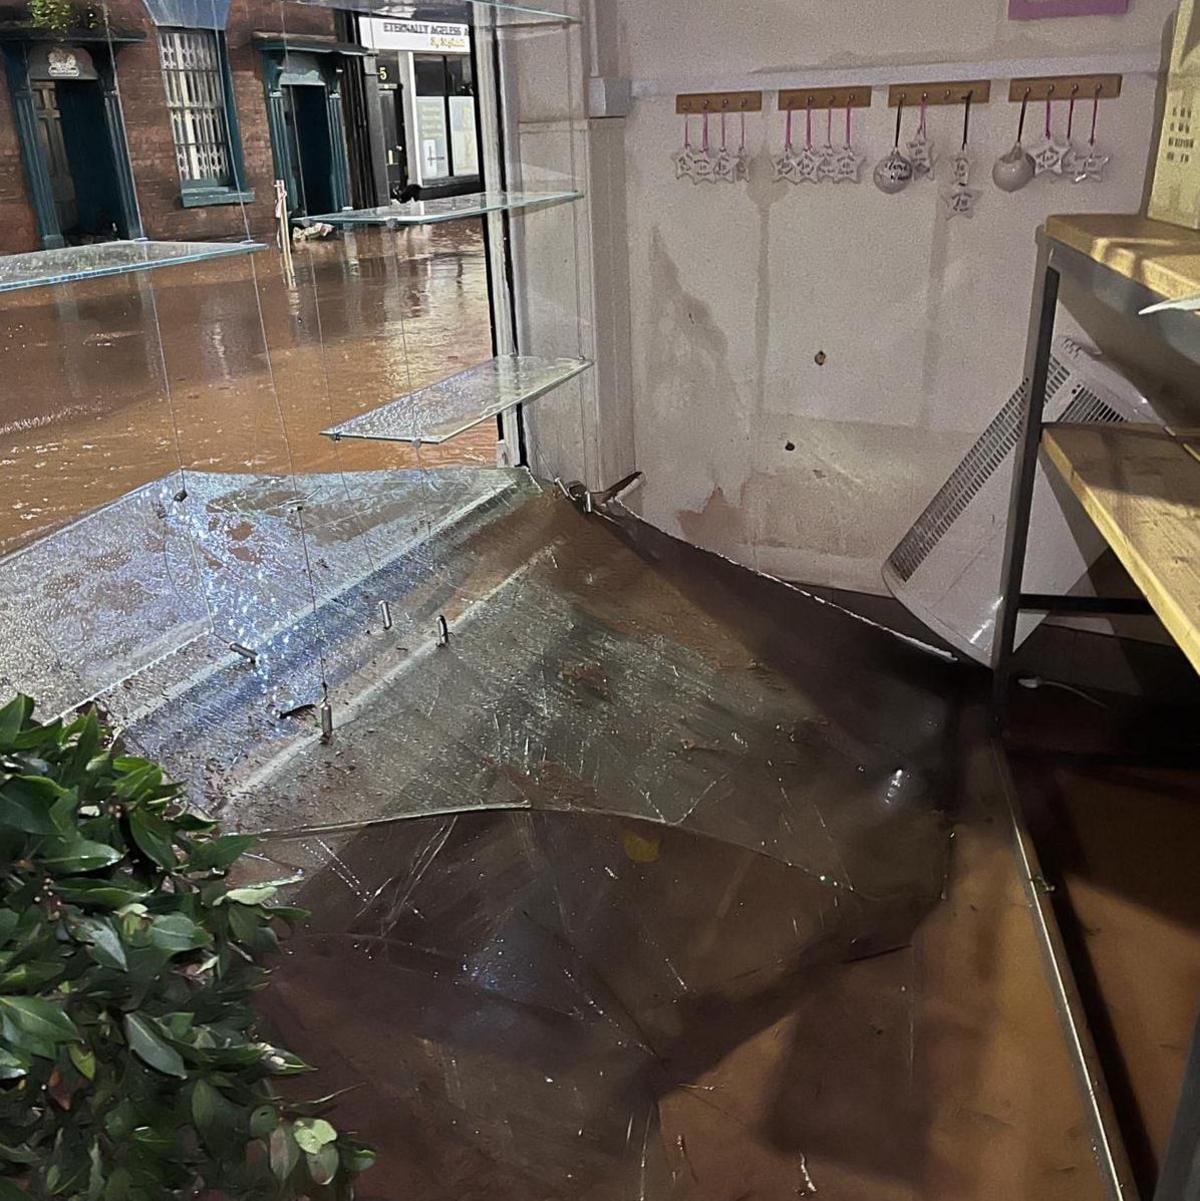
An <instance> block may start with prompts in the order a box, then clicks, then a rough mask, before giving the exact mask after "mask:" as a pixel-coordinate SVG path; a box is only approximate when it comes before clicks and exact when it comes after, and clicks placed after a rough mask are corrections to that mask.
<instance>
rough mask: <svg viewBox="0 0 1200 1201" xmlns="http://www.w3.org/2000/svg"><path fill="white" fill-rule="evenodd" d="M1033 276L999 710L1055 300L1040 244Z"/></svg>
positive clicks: (1000, 619) (1001, 615)
mask: <svg viewBox="0 0 1200 1201" xmlns="http://www.w3.org/2000/svg"><path fill="white" fill-rule="evenodd" d="M1036 279H1037V282H1036V284H1035V286H1034V290H1033V303H1032V306H1031V310H1030V317H1029V337H1028V339H1027V341H1026V344H1025V382H1026V385H1027V388H1026V395H1025V412H1024V416H1023V418H1022V422H1021V432H1020V436H1019V438H1018V439H1017V446H1016V453H1015V457H1014V462H1013V478H1012V490H1011V492H1010V493H1009V502H1008V525H1007V527H1006V529H1005V535H1004V567H1003V571H1002V574H1001V577H1000V608H999V611H998V612H997V614H996V636H995V641H994V642H993V644H992V672H993V676H992V700H993V703H994V704H995V707H996V710H997V712H1001V711H1002V710H1003V708H1004V705H1005V702H1006V701H1007V699H1008V685H1009V677H1010V675H1011V660H1012V653H1013V645H1014V643H1015V641H1016V633H1017V614H1018V613H1019V612H1020V607H1021V579H1022V576H1023V574H1024V571H1025V550H1026V547H1027V545H1028V542H1029V512H1030V509H1031V507H1032V505H1033V485H1034V482H1035V480H1036V479H1037V463H1038V446H1039V445H1040V443H1041V440H1042V415H1043V412H1044V410H1045V405H1046V380H1047V378H1048V376H1049V373H1050V347H1051V343H1052V341H1053V338H1054V316H1055V308H1056V306H1057V304H1058V272H1057V271H1056V270H1055V269H1054V268H1053V267H1051V266H1050V265H1049V261H1048V257H1047V251H1046V248H1045V246H1042V248H1041V250H1040V251H1039V254H1038V269H1037V276H1036Z"/></svg>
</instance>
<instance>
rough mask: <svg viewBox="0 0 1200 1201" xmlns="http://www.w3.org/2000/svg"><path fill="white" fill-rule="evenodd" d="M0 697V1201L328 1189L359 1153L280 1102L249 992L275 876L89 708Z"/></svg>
mask: <svg viewBox="0 0 1200 1201" xmlns="http://www.w3.org/2000/svg"><path fill="white" fill-rule="evenodd" d="M32 714H33V702H32V701H31V700H30V699H29V698H28V697H25V696H18V697H17V698H16V699H14V700H13V701H12V702H11V703H9V704H7V705H5V706H4V707H3V708H0V872H2V882H0V1201H29V1199H31V1198H32V1199H35V1201H42V1199H46V1201H48V1199H49V1198H56V1199H59V1201H159V1199H160V1198H162V1199H165V1198H178V1197H183V1196H189V1195H194V1194H196V1193H199V1192H202V1191H203V1192H207V1193H209V1194H213V1193H215V1194H219V1195H224V1196H225V1197H229V1198H234V1199H236V1201H242V1199H251V1201H257V1199H258V1198H263V1199H277V1198H295V1197H311V1198H346V1197H349V1196H351V1195H352V1184H353V1178H354V1175H355V1174H356V1173H357V1172H359V1171H361V1170H362V1169H364V1168H366V1167H368V1166H369V1165H370V1164H371V1163H372V1162H373V1158H374V1157H373V1154H372V1152H371V1151H370V1150H369V1149H368V1148H367V1147H365V1146H363V1145H362V1144H360V1143H357V1142H355V1141H353V1140H352V1139H350V1138H348V1137H347V1136H346V1135H344V1134H339V1133H338V1131H337V1130H336V1129H335V1128H334V1127H333V1126H332V1125H331V1124H330V1123H329V1122H328V1121H327V1120H326V1118H325V1117H323V1116H322V1114H324V1113H326V1112H327V1111H328V1108H329V1102H330V1101H331V1100H332V1098H329V1097H325V1098H322V1099H321V1100H319V1101H314V1102H308V1103H294V1102H287V1101H285V1100H283V1099H281V1097H280V1096H279V1094H278V1093H277V1091H276V1088H275V1084H276V1080H277V1078H278V1077H286V1076H292V1075H295V1074H298V1073H302V1072H307V1071H310V1070H311V1069H310V1068H309V1067H308V1066H307V1065H306V1064H304V1063H302V1062H301V1061H300V1060H299V1059H297V1058H296V1056H294V1055H292V1054H291V1053H290V1052H288V1051H286V1050H284V1049H283V1048H281V1047H276V1046H272V1045H271V1044H269V1043H267V1042H265V1041H263V1039H262V1038H261V1037H260V1035H259V1033H258V1031H257V1015H256V1013H255V1011H254V1010H253V1009H252V1008H251V1006H250V1004H249V998H250V997H251V995H252V994H253V993H255V992H256V991H257V990H259V989H261V988H263V987H265V986H266V984H267V973H266V971H265V970H264V968H263V967H262V966H261V965H260V963H259V959H260V957H261V956H263V955H264V954H267V953H270V952H272V951H274V950H276V948H277V946H278V941H277V937H276V933H275V929H274V926H275V924H276V923H278V922H280V921H294V920H296V919H297V918H299V917H302V916H304V914H303V911H302V910H298V909H295V908H291V907H288V906H285V905H281V904H276V903H274V902H275V900H276V896H277V892H278V882H276V883H271V884H259V885H251V886H242V887H237V886H235V885H234V884H233V883H232V882H231V881H230V880H229V879H228V873H229V871H230V869H231V868H232V867H233V866H234V864H235V863H236V862H237V860H238V859H239V858H240V857H241V856H242V855H243V854H244V853H245V851H246V850H247V849H248V848H249V847H250V846H251V844H252V843H253V841H254V840H253V839H252V838H250V837H248V836H245V835H239V834H233V835H228V834H227V835H222V834H220V833H219V832H218V831H217V830H216V828H215V827H214V825H213V823H211V822H208V821H203V820H201V819H200V818H198V817H196V816H194V815H192V814H189V813H188V812H187V811H186V810H185V809H184V807H183V806H182V804H181V802H180V795H179V790H178V788H177V786H175V785H173V784H170V783H167V782H165V781H164V779H163V775H162V772H161V771H160V769H159V768H158V767H156V766H155V765H154V764H153V763H149V762H147V761H146V760H144V759H139V758H136V757H133V756H129V755H125V754H122V753H121V748H120V746H119V745H115V744H114V742H113V740H112V739H111V737H110V736H109V735H108V734H107V733H106V732H105V730H104V729H103V728H102V727H101V725H100V723H99V722H98V721H97V719H96V716H95V714H94V713H88V714H86V715H85V716H81V717H78V718H77V719H75V720H73V721H70V722H69V723H64V722H63V721H52V722H49V723H46V724H42V723H39V722H37V721H35V720H34V719H33V716H32Z"/></svg>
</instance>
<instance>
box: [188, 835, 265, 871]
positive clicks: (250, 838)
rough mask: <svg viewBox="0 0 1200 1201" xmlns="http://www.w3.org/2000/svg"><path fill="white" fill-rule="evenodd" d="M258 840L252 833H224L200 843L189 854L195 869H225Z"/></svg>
mask: <svg viewBox="0 0 1200 1201" xmlns="http://www.w3.org/2000/svg"><path fill="white" fill-rule="evenodd" d="M257 842H258V839H257V838H255V837H254V835H253V834H224V835H222V836H221V837H220V838H214V839H212V840H211V841H210V842H204V843H201V844H200V845H199V846H198V847H197V848H196V849H195V850H194V851H193V852H192V854H191V856H190V863H191V866H192V868H193V869H194V870H195V871H225V870H227V869H228V868H230V867H232V866H233V865H234V863H236V862H237V860H238V859H239V858H240V857H241V856H242V855H244V854H245V853H246V852H247V851H248V850H249V849H250V848H251V847H252V846H254V845H255V844H256V843H257Z"/></svg>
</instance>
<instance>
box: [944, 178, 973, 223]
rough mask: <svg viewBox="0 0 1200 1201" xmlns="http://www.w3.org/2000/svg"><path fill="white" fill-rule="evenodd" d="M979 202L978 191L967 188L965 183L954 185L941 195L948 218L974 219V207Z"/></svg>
mask: <svg viewBox="0 0 1200 1201" xmlns="http://www.w3.org/2000/svg"><path fill="white" fill-rule="evenodd" d="M978 201H979V189H978V188H968V187H967V185H966V184H965V183H956V184H955V185H954V187H952V188H950V189H949V191H946V192H943V193H942V203H943V204H944V205H945V206H946V215H947V216H948V217H974V216H975V205H976V204H977V203H978Z"/></svg>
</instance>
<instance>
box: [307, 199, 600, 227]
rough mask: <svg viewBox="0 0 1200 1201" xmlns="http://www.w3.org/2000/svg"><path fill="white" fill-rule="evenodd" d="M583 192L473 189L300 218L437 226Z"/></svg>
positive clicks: (542, 204) (348, 223) (311, 222)
mask: <svg viewBox="0 0 1200 1201" xmlns="http://www.w3.org/2000/svg"><path fill="white" fill-rule="evenodd" d="M582 195H583V193H582V192H471V193H469V194H468V195H466V196H440V197H438V198H437V199H435V200H410V201H409V202H408V203H407V204H381V205H379V206H378V207H377V208H369V209H343V210H342V211H341V212H340V213H321V214H319V215H317V216H313V217H298V218H296V223H297V224H298V225H315V224H316V223H317V222H318V221H324V222H325V223H326V224H327V225H340V226H346V227H354V226H358V225H386V226H391V227H396V226H400V225H436V224H437V223H438V222H440V221H461V220H462V219H463V218H464V217H482V216H483V215H484V214H485V213H501V212H512V211H513V210H514V209H527V208H545V207H546V206H548V205H552V204H566V203H567V202H568V201H572V200H578V199H580V197H581V196H582Z"/></svg>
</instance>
